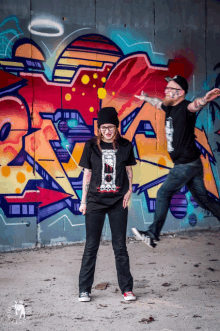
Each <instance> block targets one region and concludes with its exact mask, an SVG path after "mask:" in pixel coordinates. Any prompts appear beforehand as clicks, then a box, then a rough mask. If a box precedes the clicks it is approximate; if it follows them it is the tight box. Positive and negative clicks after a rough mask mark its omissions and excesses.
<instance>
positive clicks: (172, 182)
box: [148, 163, 195, 240]
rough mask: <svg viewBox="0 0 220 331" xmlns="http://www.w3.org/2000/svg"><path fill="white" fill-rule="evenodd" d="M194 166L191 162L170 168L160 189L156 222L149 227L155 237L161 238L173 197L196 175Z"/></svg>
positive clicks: (155, 216)
mask: <svg viewBox="0 0 220 331" xmlns="http://www.w3.org/2000/svg"><path fill="white" fill-rule="evenodd" d="M194 168H195V167H193V168H192V166H191V164H190V163H187V164H179V165H176V166H174V167H173V168H172V169H171V170H170V172H169V174H168V176H167V178H166V180H165V182H164V183H163V185H162V186H161V187H160V189H159V190H158V192H157V199H156V207H155V214H154V222H153V223H152V224H151V225H150V226H149V228H148V233H149V235H150V236H151V237H152V238H153V239H155V240H158V239H159V236H160V232H161V230H162V227H163V225H164V223H165V220H166V216H167V212H168V209H169V206H170V201H171V198H172V196H173V195H175V194H176V193H177V192H179V191H180V189H181V188H182V187H183V186H184V185H186V183H187V182H188V181H189V180H190V179H191V177H192V176H193V175H194V173H193V171H192V170H194Z"/></svg>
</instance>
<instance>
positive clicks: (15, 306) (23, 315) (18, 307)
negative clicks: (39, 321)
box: [7, 301, 32, 324]
mask: <svg viewBox="0 0 220 331" xmlns="http://www.w3.org/2000/svg"><path fill="white" fill-rule="evenodd" d="M31 313H32V311H31V308H30V307H25V304H24V303H23V301H19V302H17V301H14V302H13V303H12V304H11V305H9V306H8V309H7V317H8V319H9V320H10V321H11V322H12V323H15V324H21V323H23V322H25V321H26V320H27V319H29V317H30V315H31ZM27 315H28V318H27Z"/></svg>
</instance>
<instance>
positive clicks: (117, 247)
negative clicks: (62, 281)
mask: <svg viewBox="0 0 220 331" xmlns="http://www.w3.org/2000/svg"><path fill="white" fill-rule="evenodd" d="M106 213H107V214H108V217H109V223H110V228H111V233H112V246H113V250H114V254H115V261H116V269H117V276H118V284H119V287H120V290H121V292H122V293H124V292H127V291H132V288H133V278H132V276H131V273H130V266H129V257H128V252H127V247H126V230H127V218H128V208H125V209H124V208H123V207H122V200H121V201H120V204H118V203H117V205H116V207H111V208H108V209H107V210H104V211H98V212H90V213H88V214H86V245H85V250H84V254H83V258H82V265H81V270H80V274H79V292H89V293H91V288H92V284H93V280H94V273H95V264H96V257H97V252H98V248H99V244H100V238H101V234H102V229H103V225H104V221H105V215H106Z"/></svg>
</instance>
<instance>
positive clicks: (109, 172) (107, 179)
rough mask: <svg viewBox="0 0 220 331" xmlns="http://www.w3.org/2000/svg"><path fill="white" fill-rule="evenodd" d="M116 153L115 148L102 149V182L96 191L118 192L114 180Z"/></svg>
mask: <svg viewBox="0 0 220 331" xmlns="http://www.w3.org/2000/svg"><path fill="white" fill-rule="evenodd" d="M116 153H117V150H115V149H103V150H102V182H101V186H100V187H98V192H102V193H103V192H118V188H119V187H117V186H116V184H115V180H116Z"/></svg>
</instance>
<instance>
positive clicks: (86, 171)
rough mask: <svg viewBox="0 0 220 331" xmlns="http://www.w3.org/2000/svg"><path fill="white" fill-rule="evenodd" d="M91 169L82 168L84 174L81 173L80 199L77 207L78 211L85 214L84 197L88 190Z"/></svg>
mask: <svg viewBox="0 0 220 331" xmlns="http://www.w3.org/2000/svg"><path fill="white" fill-rule="evenodd" d="M91 176H92V170H90V169H86V168H84V175H83V185H82V191H83V192H82V200H81V205H80V207H79V211H80V212H81V213H82V214H83V215H85V213H86V197H87V194H88V190H89V184H90V181H91Z"/></svg>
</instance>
